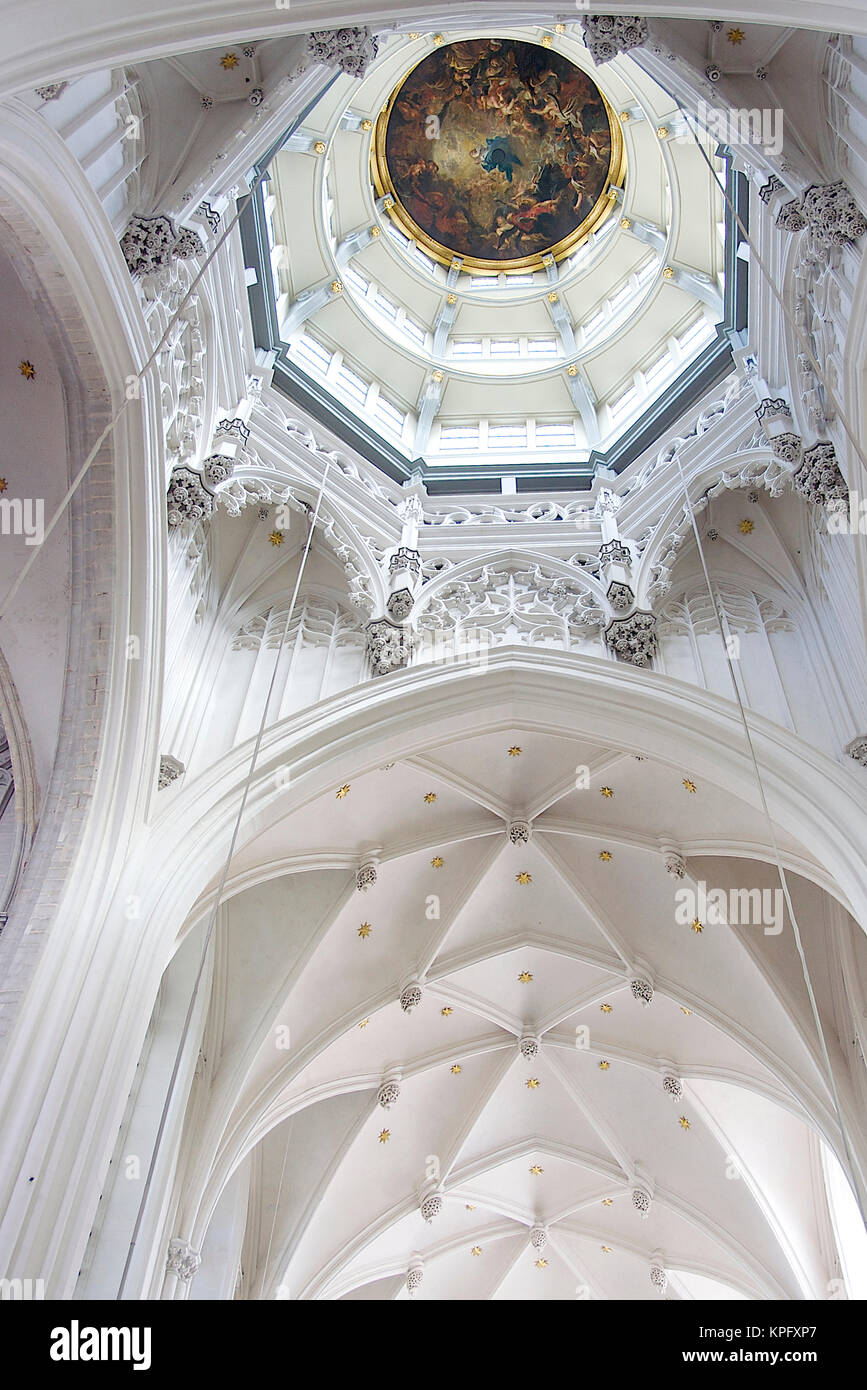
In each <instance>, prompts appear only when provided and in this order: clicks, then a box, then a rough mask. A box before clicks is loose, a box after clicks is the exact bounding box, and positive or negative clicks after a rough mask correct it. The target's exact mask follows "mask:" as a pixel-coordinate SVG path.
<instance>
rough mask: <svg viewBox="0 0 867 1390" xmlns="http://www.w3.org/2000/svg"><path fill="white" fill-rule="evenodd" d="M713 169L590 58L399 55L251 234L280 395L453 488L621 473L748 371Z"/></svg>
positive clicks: (325, 99)
mask: <svg viewBox="0 0 867 1390" xmlns="http://www.w3.org/2000/svg"><path fill="white" fill-rule="evenodd" d="M719 151H720V147H718V146H716V144H715V143H714V142H713V141H711V140H709V139H708V137H707V136H706V135H704V134H702V135H701V136H698V135H696V134H695V133H694V132H693V128H692V126H691V125H689V124H688V123H686V122H685V121H684V119H683V117H682V116H681V114H680V112H679V110H678V108H677V106H676V103H675V102H674V101H673V99H672V98H671V97H670V96H669V95H668V94H667V93H666V92H665V91H664V90H663V88H662V87H661V86H660V85H659V84H658V83H656V82H655V81H653V80H652V79H651V78H649V77H648V76H647V75H646V74H645V73H644V72H643V71H641V69H640V68H639V67H638V66H637V65H636V64H635V63H634V62H633V61H632V60H631V59H630V58H629V57H628V56H623V57H620V58H618V59H616V60H615V61H613V62H610V63H606V64H604V66H602V67H599V68H597V67H595V65H594V63H593V60H592V58H591V56H590V53H589V51H588V49H587V48H586V47H585V46H584V45H583V43H582V42H581V40H580V37H579V36H578V35H577V34H569V33H563V34H555V35H553V36H552V35H551V34H550V33H543V32H542V31H541V30H539V29H536V28H529V27H528V28H523V29H508V30H506V29H504V30H502V31H501V32H500V33H499V34H498V35H496V36H487V37H483V38H481V37H479V36H478V35H477V34H474V33H472V31H470V32H464V31H456V32H454V33H450V34H445V35H433V36H431V35H428V36H419V37H418V38H416V37H413V36H406V35H400V36H393V37H392V38H390V40H389V41H388V43H387V44H385V45H384V46H382V47H381V48H380V54H379V57H378V58H377V60H376V61H375V62H374V63H372V64H371V65H370V67H369V69H368V72H367V74H366V76H365V77H364V79H363V80H362V81H361V82H358V81H356V80H354V79H352V78H350V77H347V76H339V77H338V78H336V80H335V81H334V82H333V83H332V84H331V86H330V87H329V88H328V90H327V91H326V92H325V94H324V95H323V96H322V98H321V99H320V100H319V101H318V102H317V103H316V104H315V105H314V106H313V108H312V109H311V110H310V111H308V112H307V113H306V115H305V117H304V119H303V122H302V124H301V126H300V127H298V128H297V129H295V130H293V131H292V132H291V133H289V134H287V136H286V137H285V138H284V140H283V143H282V146H281V148H280V149H279V151H278V152H277V154H276V155H275V156H274V158H273V160H272V162H271V164H270V167H269V175H270V178H269V182H268V184H267V191H266V193H265V195H264V197H262V198H261V200H259V201H258V221H259V225H258V228H253V222H254V214H253V212H252V211H251V213H250V223H251V237H253V236H255V239H256V240H257V241H258V243H259V244H260V245H261V246H262V248H263V252H264V254H263V260H262V264H261V274H259V275H258V282H259V283H258V286H257V287H256V289H255V290H254V295H257V296H258V297H259V301H260V312H259V315H258V318H259V322H260V323H261V324H262V325H263V329H262V332H261V334H260V337H259V345H260V346H261V347H262V348H264V349H265V350H269V351H274V352H276V353H277V354H278V368H277V372H276V374H275V380H276V381H277V382H278V383H279V384H281V385H282V386H283V388H284V389H285V390H286V391H287V393H288V394H289V395H290V396H292V397H293V398H295V399H297V400H299V401H300V402H302V403H304V404H305V405H306V406H307V407H308V408H311V409H314V412H318V413H319V416H320V418H321V419H323V421H324V422H326V423H328V424H329V425H331V426H332V427H333V428H336V429H337V432H338V433H342V434H343V435H344V437H346V438H347V439H349V440H350V441H353V440H354V441H355V442H356V443H357V442H358V441H359V438H361V439H363V440H364V445H365V453H366V454H367V455H368V456H372V457H374V458H375V459H376V461H377V462H380V463H381V464H382V466H383V467H384V468H385V469H386V471H387V472H389V473H390V474H391V476H392V477H395V478H397V479H399V480H403V479H405V478H408V477H409V476H410V475H411V474H412V473H414V472H416V473H417V472H418V471H421V473H422V476H423V477H424V480H425V482H426V483H427V484H428V485H429V486H433V488H434V490H441V491H449V490H455V491H465V490H479V489H480V488H481V490H491V489H493V490H498V491H499V490H500V488H501V487H502V486H503V483H502V480H503V479H504V478H505V479H510V478H513V479H515V480H516V481H515V483H514V484H512V483H510V482H506V484H505V487H506V490H508V489H509V488H510V487H512V486H514V487H516V488H517V489H518V490H522V489H523V488H524V487H531V486H532V487H534V488H538V487H539V486H541V485H542V484H544V485H545V486H548V487H552V486H553V487H571V488H574V487H576V486H587V485H588V483H589V480H590V478H591V477H592V474H593V473H594V471H595V469H596V467H597V465H599V464H603V465H605V466H608V467H614V468H615V470H619V469H620V468H622V467H624V466H625V465H626V463H628V462H629V461H630V460H631V458H632V457H635V455H636V453H637V451H638V449H639V446H641V447H646V445H647V443H648V442H652V437H655V433H658V432H659V430H660V428H662V425H663V424H664V423H668V422H670V421H671V420H672V419H673V418H676V415H677V413H678V412H682V410H683V409H684V408H685V407H686V406H687V405H688V404H689V403H690V401H691V399H694V397H695V392H696V389H699V390H706V389H707V388H708V386H709V385H711V384H713V382H714V381H715V380H716V379H718V378H719V377H720V376H721V375H722V374H723V373H724V371H725V370H726V369H730V366H731V333H730V330H733V329H734V328H735V327H737V326H738V325H736V324H735V322H734V312H735V301H736V296H735V294H734V279H735V273H736V270H737V268H738V267H740V269H741V270H743V269H745V267H744V264H743V262H738V261H737V259H736V257H735V255H734V251H735V250H736V244H737V233H736V232H733V229H732V227H731V226H730V225H727V224H728V223H729V222H730V221H731V219H730V218H727V214H726V210H725V204H724V198H723V187H724V186H725V184H726V180H727V179H728V181H729V184H730V186H731V189H732V191H733V192H735V193H736V192H737V188H736V185H737V182H738V179H739V177H740V176H738V175H735V174H734V173H733V172H730V171H727V160H726V158H725V157H724V155H723V153H721V152H719ZM721 185H722V186H721ZM727 269H728V271H729V274H728V275H727ZM727 282H728V283H727ZM741 313H743V306H742V305H741Z"/></svg>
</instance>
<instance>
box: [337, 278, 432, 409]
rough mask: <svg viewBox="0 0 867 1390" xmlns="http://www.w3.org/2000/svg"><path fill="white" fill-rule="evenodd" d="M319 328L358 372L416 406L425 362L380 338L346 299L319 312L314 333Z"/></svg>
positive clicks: (424, 373) (408, 403)
mask: <svg viewBox="0 0 867 1390" xmlns="http://www.w3.org/2000/svg"><path fill="white" fill-rule="evenodd" d="M317 330H319V331H320V332H321V336H322V337H323V338H325V339H327V341H328V343H329V344H330V345H331V346H332V347H336V348H340V350H341V351H342V352H344V353H345V354H346V355H347V357H348V358H349V359H351V365H352V366H353V367H354V369H355V370H356V371H358V372H360V373H361V374H362V375H364V376H366V377H368V378H369V379H370V380H373V379H374V378H375V379H376V380H377V381H379V382H381V383H382V385H383V388H384V389H385V390H386V391H387V392H388V393H390V394H391V395H397V396H398V397H400V399H401V400H402V401H403V402H404V404H405V405H410V406H414V405H415V401H416V397H417V395H418V393H419V391H420V390H421V387H422V384H423V382H424V379H425V375H426V369H425V367H424V365H423V364H422V363H421V362H418V363H416V362H414V361H413V360H412V359H411V358H409V357H407V356H406V355H405V354H404V353H403V352H401V351H400V349H399V348H398V347H397V346H394V347H392V346H391V345H390V344H389V343H387V342H385V341H384V340H383V339H381V338H379V337H377V336H376V334H374V333H373V332H372V331H371V329H370V327H369V326H368V325H367V323H366V322H365V321H364V319H362V318H361V317H360V316H359V315H358V314H357V313H356V312H355V310H354V309H353V308H352V306H351V305H350V304H348V303H347V302H346V301H345V300H340V299H338V300H332V302H331V303H330V304H328V305H327V306H326V307H325V308H324V309H323V310H322V311H321V312H320V313H319V314H317V316H316V323H315V325H314V332H316V331H317Z"/></svg>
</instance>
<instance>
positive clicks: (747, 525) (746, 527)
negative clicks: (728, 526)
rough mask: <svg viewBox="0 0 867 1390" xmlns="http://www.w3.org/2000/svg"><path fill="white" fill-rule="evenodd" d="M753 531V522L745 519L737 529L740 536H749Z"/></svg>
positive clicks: (754, 527)
mask: <svg viewBox="0 0 867 1390" xmlns="http://www.w3.org/2000/svg"><path fill="white" fill-rule="evenodd" d="M755 529H756V526H755V522H754V521H749V520H748V519H745V520H744V521H742V522H741V524H740V526H739V527H738V530H739V531H740V533H741V535H742V536H749V535H751V533H752V532H753V531H754V530H755Z"/></svg>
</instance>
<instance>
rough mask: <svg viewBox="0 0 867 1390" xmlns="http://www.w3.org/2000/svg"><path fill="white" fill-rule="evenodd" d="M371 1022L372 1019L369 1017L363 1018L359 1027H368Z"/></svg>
mask: <svg viewBox="0 0 867 1390" xmlns="http://www.w3.org/2000/svg"><path fill="white" fill-rule="evenodd" d="M369 1022H370V1019H369V1018H363V1019H362V1020H361V1022H360V1023H359V1025H358V1026H359V1028H366V1027H367V1025H368V1023H369Z"/></svg>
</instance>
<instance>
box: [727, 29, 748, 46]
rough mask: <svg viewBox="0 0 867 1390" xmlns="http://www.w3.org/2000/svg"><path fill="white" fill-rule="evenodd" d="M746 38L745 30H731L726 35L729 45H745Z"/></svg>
mask: <svg viewBox="0 0 867 1390" xmlns="http://www.w3.org/2000/svg"><path fill="white" fill-rule="evenodd" d="M745 37H746V35H745V34H744V31H743V29H729V31H728V33H727V34H726V38H727V39H728V41H729V43H743V41H744V38H745Z"/></svg>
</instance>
